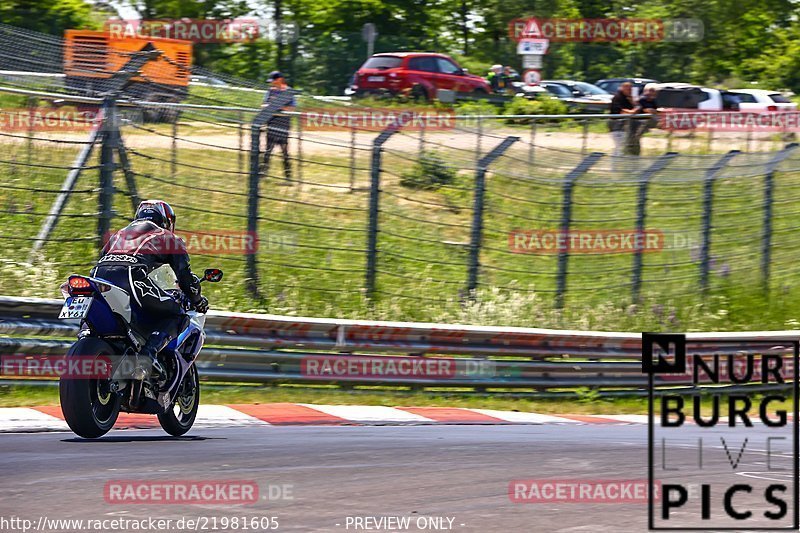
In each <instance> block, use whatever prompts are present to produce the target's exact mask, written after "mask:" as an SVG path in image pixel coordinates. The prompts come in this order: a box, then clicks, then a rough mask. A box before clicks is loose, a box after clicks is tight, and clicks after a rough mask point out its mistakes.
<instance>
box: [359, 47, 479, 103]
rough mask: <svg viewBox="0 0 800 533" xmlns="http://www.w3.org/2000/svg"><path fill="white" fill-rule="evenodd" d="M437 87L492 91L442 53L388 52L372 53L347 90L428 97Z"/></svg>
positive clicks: (476, 92) (361, 93) (473, 92)
mask: <svg viewBox="0 0 800 533" xmlns="http://www.w3.org/2000/svg"><path fill="white" fill-rule="evenodd" d="M439 89H449V90H451V91H456V92H460V93H470V94H474V95H484V94H489V93H491V92H492V88H491V86H490V85H489V83H488V82H487V81H486V80H485V79H483V78H481V77H480V76H476V75H474V74H468V73H467V72H466V71H465V70H464V69H463V68H461V67H460V66H459V65H458V63H456V62H455V61H453V60H452V59H451V58H449V57H448V56H446V55H444V54H434V53H429V52H392V53H384V54H375V55H374V56H372V57H370V58H369V59H367V61H366V63H364V64H363V65H361V68H359V69H358V71H357V72H356V73H355V75H354V76H353V80H352V83H351V86H350V91H348V92H350V93H352V94H355V95H356V96H362V95H365V94H389V95H392V96H397V95H402V96H409V97H413V98H421V99H425V100H431V99H433V98H436V93H437V91H438V90H439Z"/></svg>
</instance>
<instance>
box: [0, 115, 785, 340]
mask: <svg viewBox="0 0 800 533" xmlns="http://www.w3.org/2000/svg"><path fill="white" fill-rule="evenodd" d="M148 127H150V126H148ZM200 128H201V127H198V128H197V129H195V130H190V131H189V133H191V134H193V135H200V134H202V133H203V132H206V133H208V134H209V135H211V134H213V135H216V134H219V132H227V134H228V135H236V133H235V131H233V130H231V129H230V128H225V127H224V126H214V125H209V126H207V129H200ZM202 128H206V126H203V127H202ZM154 129H156V130H157V131H159V132H160V133H164V130H165V126H164V125H157V126H154ZM181 131H182V132H184V131H185V130H183V129H182V130H181ZM125 135H126V136H128V140H129V143H128V144H129V147H130V148H131V154H130V157H131V161H132V164H133V168H134V170H135V171H136V172H137V174H138V175H137V178H136V180H137V186H138V188H139V192H140V195H141V196H142V197H157V198H163V199H165V200H168V201H170V202H171V203H172V204H173V205H174V206H175V207H176V209H177V211H178V215H179V222H178V226H179V228H182V229H184V230H192V231H212V232H213V231H244V230H245V229H246V213H247V196H246V191H247V176H246V174H245V173H241V170H245V171H246V168H247V164H248V160H247V154H244V156H245V157H244V158H243V159H241V164H242V167H240V159H239V154H238V153H237V152H236V151H234V150H221V149H214V148H212V147H205V146H201V145H197V144H192V143H188V142H181V143H180V144H179V150H178V159H177V163H178V167H177V168H178V171H177V174H176V175H175V176H174V177H172V171H171V152H170V150H169V149H168V148H136V147H137V146H139V145H140V144H139V143H140V142H141V141H143V140H147V139H148V137H147V136H143V135H141V132H138V133H137V135H136V136H134V135H133V131H130V130H127V129H126V131H125ZM151 137H152V136H151ZM311 138H314V135H311ZM347 139H348V138H347V135H345V136H344V137H342V138H341V139H340V140H343V141H345V142H346V141H347ZM167 141H168V139H167ZM401 141H403V137H402V136H400V137H398V140H397V141H394V140H392V141H390V142H389V143H388V144H387V150H386V152H385V153H384V160H383V168H384V173H383V176H382V184H381V189H382V194H381V198H380V217H379V226H380V233H379V239H378V248H379V255H378V271H379V272H378V277H377V294H376V297H375V298H374V299H373V300H372V301H368V300H367V299H366V298H365V297H364V292H363V287H364V268H365V261H366V257H365V248H366V233H365V230H366V227H367V206H368V200H369V197H368V191H366V190H365V188H366V186H367V185H368V183H369V170H368V168H369V164H370V160H369V158H370V153H369V151H364V150H359V151H357V152H356V159H355V165H356V166H357V167H358V170H357V171H356V172H355V175H354V179H355V185H356V187H357V188H356V190H355V191H351V190H350V187H349V186H350V180H351V175H350V170H349V166H350V163H351V161H350V153H349V151H348V150H347V149H336V148H332V147H328V148H326V150H327V151H326V152H324V153H323V152H315V153H313V154H311V155H309V153H308V152H306V153H305V155H304V159H305V160H306V161H305V163H304V164H303V166H302V180H303V181H304V182H305V183H304V184H303V185H302V186H293V187H283V186H280V185H279V184H278V183H279V181H280V179H281V177H282V176H281V168H280V163H279V157H274V159H273V165H272V167H271V174H272V175H273V177H270V178H268V179H265V180H263V181H262V183H261V200H260V205H259V209H260V211H259V213H260V217H261V218H260V220H259V232H260V238H261V247H260V249H259V252H258V256H257V257H258V265H259V266H258V268H259V278H260V293H261V294H260V296H261V297H260V298H253V297H252V296H251V295H249V294H248V293H247V292H246V289H245V287H246V282H247V278H246V273H245V257H243V256H241V255H232V254H214V253H212V254H211V255H203V254H195V255H194V256H193V265H194V267H195V268H196V269H202V268H205V267H209V266H218V267H220V268H222V269H223V270H225V272H226V277H225V279H224V281H223V283H221V284H218V285H210V286H209V287H208V288H207V289H206V291H207V293H208V295H209V298H210V299H211V301H212V303H213V306H214V308H217V309H229V310H239V311H268V312H273V313H280V314H289V315H311V316H330V317H344V318H376V319H388V320H421V321H435V322H462V323H464V322H465V323H473V324H491V325H509V326H510V325H514V326H538V327H564V328H577V329H606V330H626V331H642V330H737V329H743V330H753V329H784V328H789V327H794V326H795V325H796V322H793V321H794V320H795V317H797V316H798V315H800V305H799V304H798V303H797V301H796V299H795V298H793V297H792V290H793V288H794V287H795V286H796V282H795V279H797V276H796V274H797V273H798V271H797V267H796V266H795V265H796V261H795V260H794V258H795V257H796V254H797V252H798V251H800V250H798V244H797V241H796V239H795V238H794V235H795V230H794V228H795V223H794V220H796V217H795V213H794V211H795V209H794V208H793V207H792V205H793V203H794V199H795V198H796V197H797V193H798V192H800V191H798V187H800V182H799V181H798V180H799V178H800V176H799V175H798V173H796V172H790V171H785V172H778V173H777V174H776V177H775V180H776V181H775V183H776V184H775V217H774V222H773V224H774V235H773V243H774V244H773V260H772V277H771V286H770V290H771V292H770V293H769V295H768V296H765V294H764V293H763V292H762V291H761V288H760V283H759V279H760V257H761V256H760V254H761V240H760V235H761V232H762V229H763V222H762V215H763V209H762V207H761V199H762V198H763V193H764V190H763V187H764V185H763V183H764V181H763V178H762V177H761V176H760V174H759V173H760V172H761V169H762V167H760V166H757V165H756V164H755V163H758V162H759V161H758V160H757V159H758V158H757V157H756V156H747V157H748V159H747V160H744V159H743V160H741V161H739V162H738V163H737V162H736V161H734V165H739V168H738V170H736V169H734V170H730V171H727V173H725V174H723V175H722V176H721V178H720V179H719V180H718V182H717V183H716V185H715V189H714V191H715V195H716V200H715V202H714V209H715V213H714V217H713V228H712V249H711V255H712V259H713V262H712V269H711V273H710V290H709V293H708V295H707V296H706V297H703V296H702V295H701V294H700V291H699V284H698V271H699V262H698V257H697V255H698V250H697V249H696V245H697V243H699V242H700V241H699V238H700V228H701V214H702V197H701V193H702V190H703V186H702V171H698V170H691V166H692V165H696V164H698V163H697V161H700V160H694V159H691V158H683V159H681V160H680V161H678V162H677V163H676V164H674V165H673V166H674V168H672V170H669V172H667V173H664V174H662V175H659V176H658V177H656V178H655V179H654V180H653V181H652V183H651V186H650V190H649V199H648V203H647V214H648V222H647V227H648V228H650V229H656V230H660V231H663V232H664V233H665V238H673V236H674V235H678V236H680V237H681V238H683V239H693V240H694V242H695V248H692V247H691V246H686V247H682V248H666V249H664V250H662V251H660V252H655V253H647V254H644V270H643V296H644V300H643V302H641V303H640V304H639V305H636V306H634V305H632V303H631V296H630V283H631V268H632V256H631V255H630V254H608V255H580V254H573V255H572V256H571V257H570V259H569V264H568V271H569V276H568V280H567V300H566V304H567V305H566V309H565V310H564V311H559V310H557V309H555V308H554V306H553V291H554V290H555V288H556V279H555V272H556V271H557V264H558V257H557V255H556V254H545V255H531V254H517V253H511V252H510V251H509V249H508V234H509V232H510V231H512V230H514V229H524V230H535V229H554V228H557V227H559V224H560V218H561V209H562V200H563V181H562V180H563V176H564V174H565V173H566V172H567V171H568V170H569V169H570V168H572V167H574V166H575V165H577V164H578V162H579V161H580V159H581V158H580V155H579V154H570V153H567V152H564V153H553V152H552V151H551V152H548V151H546V150H539V151H538V152H537V153H536V159H535V162H534V166H533V167H530V168H532V172H528V171H527V168H528V167H527V161H528V156H529V154H528V152H527V150H526V148H525V146H523V145H517V146H515V147H513V148H512V149H511V151H510V152H509V154H508V155H507V156H505V157H503V158H502V159H501V160H499V161H497V162H496V163H495V165H494V166H493V170H494V172H492V173H490V174H489V176H488V181H487V196H486V205H485V222H484V238H483V251H482V255H481V270H480V272H479V282H480V290H479V292H478V294H477V299H475V300H468V299H467V300H465V298H464V296H465V293H464V287H465V283H466V279H467V247H466V246H465V244H467V243H469V240H470V225H471V222H472V203H473V180H474V174H473V171H472V170H469V167H471V166H473V165H474V155H473V153H472V152H471V151H470V150H469V149H465V148H458V147H455V146H448V145H447V144H446V143H445V144H444V145H442V146H435V145H428V149H431V150H435V151H436V152H437V153H438V154H439V155H440V156H441V157H442V158H443V159H444V160H445V161H447V162H448V163H449V164H452V165H454V166H456V167H457V168H461V170H459V172H458V173H457V175H456V179H455V181H454V183H452V184H451V185H447V186H444V187H441V188H440V189H438V190H424V191H423V190H414V189H409V188H406V187H403V186H402V185H401V184H400V180H401V177H402V176H403V174H404V173H407V172H409V171H411V169H412V168H413V166H414V165H415V157H416V156H415V153H414V152H413V151H408V150H407V149H406V148H404V149H402V150H401V149H399V148H398V145H396V144H393V143H395V142H401ZM306 142H307V143H310V142H311V141H306ZM491 142H496V141H493V140H492V141H491ZM489 144H490V141H489V140H487V141H486V142H485V144H484V150H486V149H487V145H489ZM166 145H167V146H168V142H167V144H166ZM306 146H307V147H308V146H310V145H309V144H306ZM6 147H7V148H8V149H7V150H5V153H4V155H3V156H2V157H0V160H2V161H4V162H0V173H2V174H0V175H1V176H2V178H0V181H2V183H3V185H4V187H3V189H2V190H0V222H2V223H3V224H2V227H4V228H5V230H4V232H3V233H2V235H0V270H2V272H3V275H2V276H0V294H8V295H25V296H51V297H55V296H57V295H58V286H59V284H60V282H61V281H62V280H63V279H64V277H65V276H66V275H68V274H69V273H72V272H86V271H88V269H89V268H90V266H91V265H92V262H93V260H94V259H95V258H96V245H97V242H96V240H92V239H91V237H92V236H93V235H94V234H95V232H96V226H97V216H96V212H97V192H96V189H95V187H96V183H97V170H96V169H92V170H89V171H86V172H85V173H84V175H83V176H82V177H81V179H80V180H79V182H78V185H77V189H78V191H77V192H76V193H74V194H73V196H72V197H71V199H70V201H69V203H68V205H67V208H66V210H65V214H66V215H67V216H66V217H65V218H62V220H60V221H59V224H58V226H57V227H56V230H55V232H54V234H53V236H52V241H51V242H49V243H48V244H47V245H46V246H45V247H44V249H43V253H42V255H41V256H40V257H38V258H36V260H35V261H34V262H33V264H32V265H26V264H25V260H26V259H27V257H28V253H29V250H30V247H31V244H32V239H33V238H34V237H35V236H36V234H37V232H38V230H39V227H40V225H41V223H42V221H43V219H44V214H46V213H47V211H48V210H49V208H50V206H51V204H52V202H53V199H54V197H55V194H54V193H53V192H31V191H29V190H25V189H27V188H41V189H48V190H58V189H59V187H60V185H61V182H62V181H63V179H64V175H65V173H66V171H65V170H64V169H59V168H48V167H47V165H61V166H63V165H68V164H69V163H70V162H71V161H72V160H73V159H74V157H75V155H76V153H77V151H78V149H79V148H80V146H78V145H72V144H57V145H45V144H39V143H37V144H36V145H34V150H33V151H32V152H30V153H29V152H28V151H27V145H26V144H25V143H24V142H20V143H16V144H7V145H6ZM294 149H295V148H294V147H293V150H294ZM307 150H308V148H307ZM29 158H30V161H31V163H33V164H36V165H42V166H39V167H27V166H23V165H22V164H21V163H24V162H27V161H28V159H29ZM761 159H763V160H766V158H761ZM793 161H794V160H792V161H790V162H789V164H788V165H787V168H790V167H791V166H792V165H794V162H793ZM646 163H647V162H646ZM91 164H92V165H96V164H97V156H96V154H95V157H94V158H93V161H92V163H91ZM647 164H649V163H647ZM702 164H703V165H706V166H707V165H708V164H709V163H708V161H706V162H703V163H702ZM643 165H644V163H643ZM642 168H643V166H642ZM639 171H641V168H630V169H627V170H625V172H624V173H621V174H619V173H618V174H615V173H613V172H612V169H611V168H610V167H609V164H608V163H602V162H601V163H600V164H598V166H597V167H596V168H595V169H593V170H592V171H591V172H590V173H588V174H586V175H585V176H584V177H582V178H581V180H580V181H579V182H578V185H577V186H576V188H575V191H574V194H573V203H574V209H573V220H574V222H573V228H577V229H586V230H594V229H613V228H619V229H630V228H633V227H635V220H636V195H637V187H636V184H635V183H632V182H630V181H628V182H623V181H621V180H620V178H619V177H620V176H625V175H628V176H629V175H634V174H635V173H636V172H639ZM689 176H690V177H691V178H692V179H691V180H689V181H675V180H676V179H677V178H681V177H689ZM295 177H296V178H297V177H298V172H297V168H295ZM667 178H670V179H667ZM116 185H117V187H118V188H119V189H122V190H124V189H125V188H126V185H125V181H124V179H123V178H122V176H121V175H117V177H116ZM114 209H115V212H116V216H115V218H114V220H113V222H112V227H114V228H117V227H120V226H122V225H123V224H125V223H126V221H127V220H128V218H129V216H130V213H131V206H130V203H129V199H128V197H126V196H125V195H124V194H118V195H117V196H116V198H115V202H114ZM76 236H88V237H89V240H85V241H78V242H73V241H72V240H73V239H75V238H76ZM668 244H669V243H668Z"/></svg>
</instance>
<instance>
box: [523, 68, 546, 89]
mask: <svg viewBox="0 0 800 533" xmlns="http://www.w3.org/2000/svg"><path fill="white" fill-rule="evenodd" d="M522 81H524V82H525V83H527V84H528V85H533V84H534V83H539V82H540V81H542V73H541V72H539V71H538V70H533V69H530V70H526V71H525V72H523V73H522Z"/></svg>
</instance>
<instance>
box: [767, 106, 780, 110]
mask: <svg viewBox="0 0 800 533" xmlns="http://www.w3.org/2000/svg"><path fill="white" fill-rule="evenodd" d="M777 110H778V106H776V105H768V106H767V111H777Z"/></svg>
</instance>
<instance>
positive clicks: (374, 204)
mask: <svg viewBox="0 0 800 533" xmlns="http://www.w3.org/2000/svg"><path fill="white" fill-rule="evenodd" d="M395 132H397V126H396V125H394V124H393V125H391V126H389V127H388V128H386V129H385V130H383V131H382V132H381V133H380V134H379V135H378V136H377V137H376V138H375V140H374V141H372V164H371V166H370V175H371V180H370V187H369V225H368V229H367V273H366V279H365V281H364V287H365V289H366V293H367V298H372V296H373V294H374V293H375V272H376V270H377V268H378V215H379V212H378V206H379V201H380V195H381V158H382V154H383V145H384V144H385V143H386V141H388V140H389V137H391V136H392V135H394V134H395Z"/></svg>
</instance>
